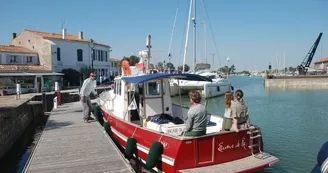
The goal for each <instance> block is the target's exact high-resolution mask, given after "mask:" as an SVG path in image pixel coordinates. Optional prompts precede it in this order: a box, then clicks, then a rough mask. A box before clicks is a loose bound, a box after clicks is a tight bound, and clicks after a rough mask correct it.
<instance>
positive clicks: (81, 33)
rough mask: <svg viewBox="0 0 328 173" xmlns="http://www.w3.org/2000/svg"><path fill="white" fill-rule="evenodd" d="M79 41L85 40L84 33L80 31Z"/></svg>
mask: <svg viewBox="0 0 328 173" xmlns="http://www.w3.org/2000/svg"><path fill="white" fill-rule="evenodd" d="M79 39H80V40H83V31H80V32H79Z"/></svg>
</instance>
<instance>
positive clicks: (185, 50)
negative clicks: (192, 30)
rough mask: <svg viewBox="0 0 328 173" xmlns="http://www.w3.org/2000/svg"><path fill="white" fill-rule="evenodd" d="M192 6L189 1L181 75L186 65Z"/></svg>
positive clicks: (191, 0) (191, 2)
mask: <svg viewBox="0 0 328 173" xmlns="http://www.w3.org/2000/svg"><path fill="white" fill-rule="evenodd" d="M192 4H193V0H190V5H189V15H188V23H187V33H186V42H185V47H184V53H183V63H182V73H184V72H185V64H186V56H187V47H188V36H189V26H190V17H191V8H192Z"/></svg>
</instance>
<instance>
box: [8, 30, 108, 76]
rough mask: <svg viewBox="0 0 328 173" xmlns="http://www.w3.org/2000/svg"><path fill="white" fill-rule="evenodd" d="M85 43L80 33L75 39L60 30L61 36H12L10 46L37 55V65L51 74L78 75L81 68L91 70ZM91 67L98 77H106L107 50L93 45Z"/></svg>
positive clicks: (26, 32)
mask: <svg viewBox="0 0 328 173" xmlns="http://www.w3.org/2000/svg"><path fill="white" fill-rule="evenodd" d="M88 43H89V40H86V39H84V38H83V32H79V33H78V36H74V35H71V34H67V30H66V29H63V30H62V33H61V34H57V33H47V32H40V31H32V30H24V31H23V32H21V33H20V34H19V35H18V36H17V37H16V34H15V33H14V34H13V40H12V41H11V43H10V44H11V45H16V46H22V47H25V48H27V49H29V50H32V51H34V52H37V53H38V56H39V59H40V65H43V66H46V67H48V68H49V69H50V70H51V71H53V72H61V71H62V70H63V69H68V68H72V69H75V70H77V71H80V69H81V68H83V67H86V66H88V67H91V65H92V58H91V55H92V53H91V52H92V51H91V49H90V47H89V44H88ZM94 43H95V44H94V45H95V47H94V55H95V58H94V61H93V67H94V69H95V70H96V72H97V74H98V75H107V76H108V75H109V71H110V69H109V68H110V62H109V61H108V59H109V51H110V46H108V45H105V44H101V43H98V42H94Z"/></svg>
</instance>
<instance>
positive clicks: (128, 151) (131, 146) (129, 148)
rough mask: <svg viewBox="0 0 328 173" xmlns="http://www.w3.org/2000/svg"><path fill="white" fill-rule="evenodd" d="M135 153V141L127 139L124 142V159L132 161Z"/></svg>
mask: <svg viewBox="0 0 328 173" xmlns="http://www.w3.org/2000/svg"><path fill="white" fill-rule="evenodd" d="M136 151H137V140H135V139H134V138H128V140H127V141H126V147H125V157H126V158H127V159H129V160H130V159H132V157H133V154H134V153H135V152H136Z"/></svg>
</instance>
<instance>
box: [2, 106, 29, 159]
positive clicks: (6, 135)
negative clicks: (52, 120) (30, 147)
mask: <svg viewBox="0 0 328 173" xmlns="http://www.w3.org/2000/svg"><path fill="white" fill-rule="evenodd" d="M33 118H34V116H33V114H32V112H31V109H30V106H29V105H28V104H27V102H26V103H24V104H22V105H20V106H18V107H16V108H15V109H6V108H1V113H0V158H1V157H2V156H3V155H4V154H5V153H6V152H7V151H8V150H9V149H10V148H11V146H12V145H13V144H14V143H15V141H16V140H17V139H18V138H19V137H20V136H21V134H22V133H23V132H24V130H25V129H26V127H27V126H28V125H29V124H30V123H31V122H32V121H33Z"/></svg>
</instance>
